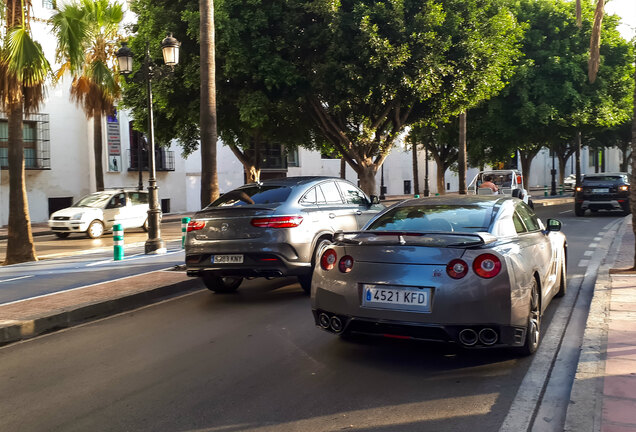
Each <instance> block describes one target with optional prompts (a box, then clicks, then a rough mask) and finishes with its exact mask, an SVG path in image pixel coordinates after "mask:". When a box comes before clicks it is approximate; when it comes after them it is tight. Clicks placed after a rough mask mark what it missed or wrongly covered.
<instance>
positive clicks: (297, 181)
mask: <svg viewBox="0 0 636 432" xmlns="http://www.w3.org/2000/svg"><path fill="white" fill-rule="evenodd" d="M324 180H341V181H346V182H348V183H351V182H349V181H348V180H345V179H342V178H340V177H330V176H297V177H280V178H275V179H268V180H263V181H262V182H259V183H248V184H245V185H243V186H241V187H246V186H253V185H255V184H261V185H273V186H298V185H301V184H308V183H312V182H319V181H324Z"/></svg>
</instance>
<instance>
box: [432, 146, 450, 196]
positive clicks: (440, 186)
mask: <svg viewBox="0 0 636 432" xmlns="http://www.w3.org/2000/svg"><path fill="white" fill-rule="evenodd" d="M433 159H434V160H435V165H437V193H438V194H440V195H446V184H445V183H446V182H445V176H444V175H445V174H446V169H447V167H446V165H444V164H443V163H442V161H441V159H440V158H438V157H437V156H436V155H435V153H433Z"/></svg>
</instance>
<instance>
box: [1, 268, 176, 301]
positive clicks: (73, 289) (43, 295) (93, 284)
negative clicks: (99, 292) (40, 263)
mask: <svg viewBox="0 0 636 432" xmlns="http://www.w3.org/2000/svg"><path fill="white" fill-rule="evenodd" d="M171 268H172V266H171V267H166V268H163V269H159V270H152V271H148V272H145V273H137V274H134V275H130V276H124V277H121V278H118V279H111V280H105V281H102V282H95V283H92V284H90V285H84V286H81V287H76V288H71V289H67V290H63V291H55V292H52V293H48V294H42V295H39V296H35V297H28V298H25V299H20V300H14V301H12V302H8V303H0V306H7V305H12V304H16V303H21V302H24V301H28V300H33V299H38V298H44V297H50V296H52V295H56V294H59V293H65V292H71V291H76V290H81V289H84V288H90V287H92V286H96V285H101V284H104V283H109V282H117V281H120V280H124V279H130V278H132V277H136V276H141V275H145V274H150V273H155V272H158V271H166V270H168V269H171Z"/></svg>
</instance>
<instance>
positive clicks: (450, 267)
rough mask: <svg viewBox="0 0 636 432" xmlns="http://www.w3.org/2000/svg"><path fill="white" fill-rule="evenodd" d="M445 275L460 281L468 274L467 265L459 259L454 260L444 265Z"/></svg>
mask: <svg viewBox="0 0 636 432" xmlns="http://www.w3.org/2000/svg"><path fill="white" fill-rule="evenodd" d="M446 273H448V275H449V276H450V277H452V278H453V279H461V278H463V277H464V276H466V273H468V264H466V262H465V261H463V260H460V259H454V260H452V261H451V262H449V263H448V264H447V265H446Z"/></svg>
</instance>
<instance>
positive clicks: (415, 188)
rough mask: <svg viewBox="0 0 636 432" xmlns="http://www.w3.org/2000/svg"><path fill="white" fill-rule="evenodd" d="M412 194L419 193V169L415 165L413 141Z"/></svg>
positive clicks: (415, 152)
mask: <svg viewBox="0 0 636 432" xmlns="http://www.w3.org/2000/svg"><path fill="white" fill-rule="evenodd" d="M413 194H414V195H419V194H420V170H419V168H418V166H417V143H415V142H414V143H413Z"/></svg>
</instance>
